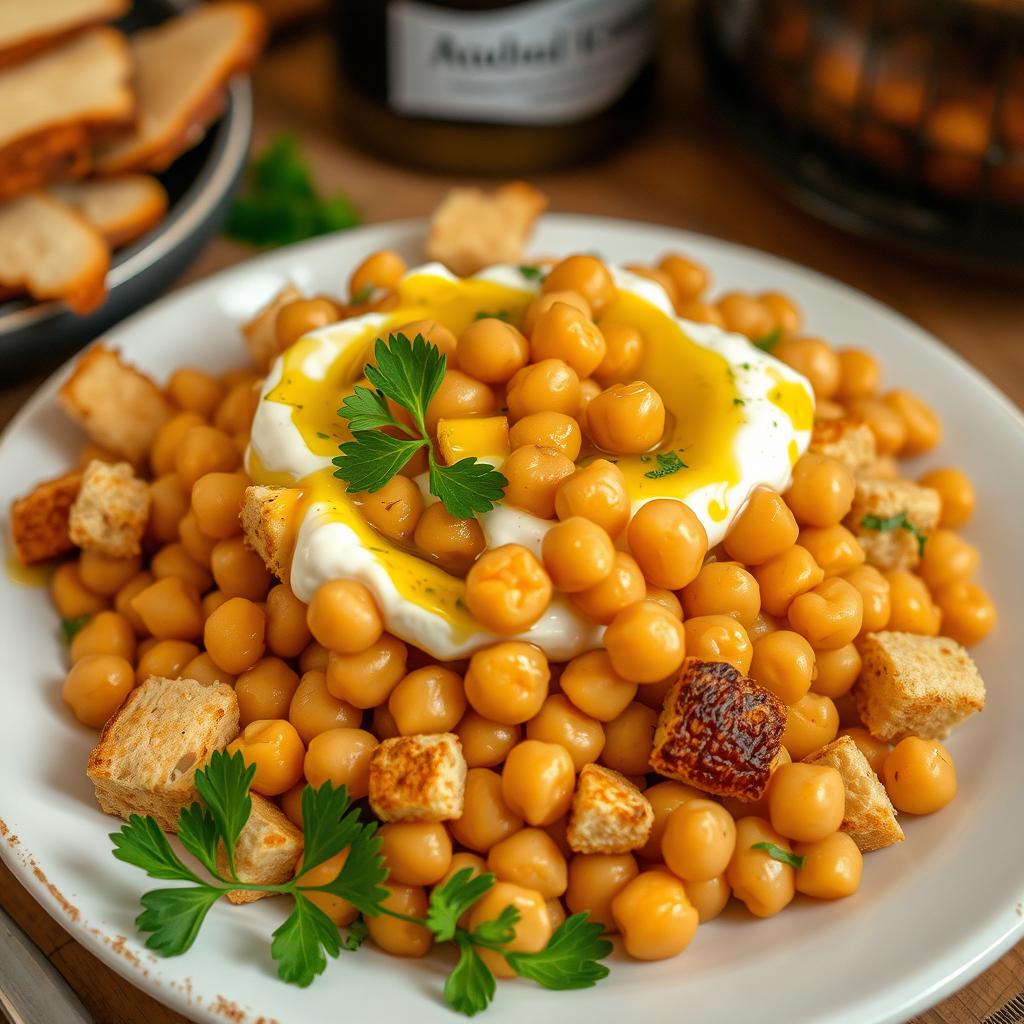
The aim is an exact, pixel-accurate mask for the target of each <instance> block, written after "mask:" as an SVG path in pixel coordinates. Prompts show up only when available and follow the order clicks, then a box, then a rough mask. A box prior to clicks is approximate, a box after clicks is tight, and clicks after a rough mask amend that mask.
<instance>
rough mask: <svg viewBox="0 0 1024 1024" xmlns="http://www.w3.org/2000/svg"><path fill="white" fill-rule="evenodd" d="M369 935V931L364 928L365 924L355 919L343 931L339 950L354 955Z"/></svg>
mask: <svg viewBox="0 0 1024 1024" xmlns="http://www.w3.org/2000/svg"><path fill="white" fill-rule="evenodd" d="M369 934H370V929H369V928H367V927H366V922H365V921H363V920H360V919H358V918H357V919H356V920H355V921H353V922H352V923H351V924H350V925H349V926H348V928H347V929H345V937H344V938H343V939H342V940H341V948H342V949H347V950H348V951H349V952H350V953H354V952H355V951H356V950H357V949H358V948H359V947H360V946H361V945H362V944H363V943H364V942H365V941H366V938H367V936H368V935H369Z"/></svg>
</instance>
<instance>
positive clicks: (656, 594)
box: [647, 585, 683, 622]
mask: <svg viewBox="0 0 1024 1024" xmlns="http://www.w3.org/2000/svg"><path fill="white" fill-rule="evenodd" d="M647 600H648V601H653V602H654V603H655V604H660V605H661V607H662V608H664V609H665V611H667V612H671V614H672V615H673V616H674V617H675V618H677V619H679V620H680V622H681V621H682V618H683V603H682V601H680V600H679V598H678V597H676V595H675V594H674V593H673V592H672V591H671V590H665V589H664V588H662V587H652V586H650V585H648V587H647Z"/></svg>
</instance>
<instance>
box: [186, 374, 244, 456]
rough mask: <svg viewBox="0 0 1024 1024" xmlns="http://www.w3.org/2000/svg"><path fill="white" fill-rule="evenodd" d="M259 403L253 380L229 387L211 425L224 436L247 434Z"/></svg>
mask: <svg viewBox="0 0 1024 1024" xmlns="http://www.w3.org/2000/svg"><path fill="white" fill-rule="evenodd" d="M259 401H260V390H259V386H258V382H257V381H256V380H255V379H249V380H243V381H240V382H239V383H237V384H234V385H231V390H230V391H229V392H228V393H227V397H226V398H225V399H224V401H223V402H221V403H220V407H219V408H218V409H217V413H216V415H215V416H214V417H213V425H214V426H215V427H216V428H217V429H218V430H223V431H224V433H226V434H233V435H234V434H245V433H248V432H249V430H250V429H251V428H252V420H253V417H254V416H255V415H256V407H257V406H258V405H259ZM172 468H173V464H172Z"/></svg>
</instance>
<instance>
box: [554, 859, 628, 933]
mask: <svg viewBox="0 0 1024 1024" xmlns="http://www.w3.org/2000/svg"><path fill="white" fill-rule="evenodd" d="M639 873H640V869H639V868H638V867H637V864H636V859H635V858H634V857H633V856H632V854H629V853H578V854H576V855H575V856H573V857H572V859H571V860H570V861H569V872H568V887H567V889H566V893H565V902H566V905H567V906H568V908H569V910H570V911H571V912H572V913H573V914H582V913H586V914H587V915H588V917H589V919H590V920H591V921H593V922H595V923H596V924H600V925H604V928H605V930H606V931H609V932H613V931H616V925H615V920H614V918H613V917H612V900H614V899H615V897H616V896H617V895H618V894H619V893H620V892H622V890H623V889H624V888H625V887H626V886H627V885H628V884H629V883H630V882H631V881H632V880H633V879H634V878H636V876H637V875H638V874H639Z"/></svg>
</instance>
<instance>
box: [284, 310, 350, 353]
mask: <svg viewBox="0 0 1024 1024" xmlns="http://www.w3.org/2000/svg"><path fill="white" fill-rule="evenodd" d="M337 320H338V307H337V306H335V304H334V303H333V302H331V301H329V300H328V299H294V300H292V301H291V302H287V303H285V304H284V305H283V306H282V307H281V308H280V309H279V310H278V311H277V316H276V317H275V318H274V335H275V338H276V341H277V350H278V352H283V351H284V350H285V349H286V348H288V347H289V346H291V345H294V344H295V342H297V341H298V340H299V338H301V337H303V335H306V334H309V333H310V332H312V331H315V330H317V329H318V328H320V327H326V326H327V325H328V324H333V323H335V322H336V321H337Z"/></svg>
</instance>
